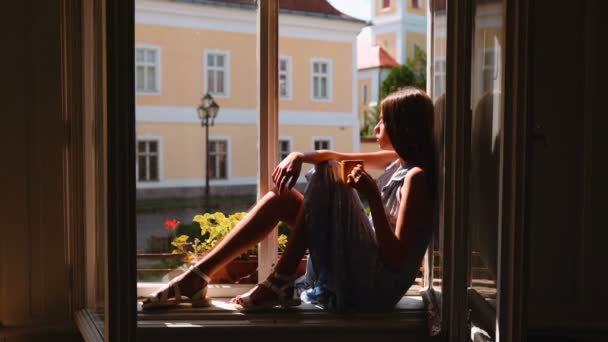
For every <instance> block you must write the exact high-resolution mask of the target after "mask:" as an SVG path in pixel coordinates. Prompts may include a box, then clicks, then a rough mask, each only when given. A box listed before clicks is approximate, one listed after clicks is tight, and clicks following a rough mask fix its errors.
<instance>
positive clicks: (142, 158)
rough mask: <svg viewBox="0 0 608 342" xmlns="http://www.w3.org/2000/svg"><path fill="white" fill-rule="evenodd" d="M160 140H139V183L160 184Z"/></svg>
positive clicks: (137, 167) (137, 166)
mask: <svg viewBox="0 0 608 342" xmlns="http://www.w3.org/2000/svg"><path fill="white" fill-rule="evenodd" d="M159 145H160V140H159V139H155V138H146V139H138V140H137V164H136V169H137V170H136V174H137V181H138V182H158V181H159V174H160V171H159V169H160V162H159V159H160V152H159V151H160V147H159Z"/></svg>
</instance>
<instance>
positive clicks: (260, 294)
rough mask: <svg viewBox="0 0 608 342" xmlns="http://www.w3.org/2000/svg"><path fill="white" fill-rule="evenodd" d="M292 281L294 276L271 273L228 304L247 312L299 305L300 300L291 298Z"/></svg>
mask: <svg viewBox="0 0 608 342" xmlns="http://www.w3.org/2000/svg"><path fill="white" fill-rule="evenodd" d="M294 280H295V276H285V275H282V274H279V273H276V272H273V273H272V274H271V275H270V276H269V277H268V278H267V279H266V280H265V281H263V282H261V283H259V284H258V285H257V286H255V287H254V288H253V289H251V290H250V291H249V292H247V293H245V294H243V295H240V296H236V297H234V298H232V299H231V300H230V302H232V303H234V304H237V305H239V306H240V307H241V308H242V309H243V310H247V311H249V310H256V309H270V308H272V307H275V306H278V305H280V306H282V307H290V306H297V305H300V300H299V299H294V298H293V293H294Z"/></svg>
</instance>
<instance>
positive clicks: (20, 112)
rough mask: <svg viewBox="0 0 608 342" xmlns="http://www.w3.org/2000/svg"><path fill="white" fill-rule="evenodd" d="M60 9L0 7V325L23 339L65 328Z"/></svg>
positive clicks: (26, 1) (30, 4)
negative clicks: (50, 328) (33, 333)
mask: <svg viewBox="0 0 608 342" xmlns="http://www.w3.org/2000/svg"><path fill="white" fill-rule="evenodd" d="M60 4H61V1H59V0H48V1H47V0H45V1H36V0H21V1H2V2H0V17H1V18H0V25H1V26H0V34H1V35H2V39H1V41H2V61H3V63H2V64H3V71H2V77H0V90H1V92H0V93H1V94H2V107H1V109H0V112H1V113H2V120H3V122H2V124H1V125H0V141H1V144H0V148H1V151H2V167H1V168H0V170H1V171H0V172H1V176H0V182H1V183H0V189H2V190H1V193H2V196H0V217H1V220H2V221H1V223H0V235H1V238H0V322H1V323H2V325H4V326H9V327H17V328H18V329H19V331H21V332H23V333H24V334H27V332H28V331H29V329H30V328H32V327H41V326H53V327H60V328H59V330H60V331H61V330H62V329H63V328H65V327H69V326H70V325H71V315H70V312H69V296H70V288H69V284H70V282H69V271H68V270H69V266H68V264H67V257H66V256H67V250H66V246H67V243H66V238H65V237H66V235H65V206H64V203H65V197H64V194H63V191H62V190H63V182H62V175H63V163H64V160H63V156H64V150H65V146H66V145H65V144H66V139H65V137H66V135H65V130H64V124H63V119H62V110H61V107H62V105H61V103H62V100H61V93H62V90H61V46H60V40H59V37H60ZM66 329H68V328H66ZM7 341H12V339H11V338H7Z"/></svg>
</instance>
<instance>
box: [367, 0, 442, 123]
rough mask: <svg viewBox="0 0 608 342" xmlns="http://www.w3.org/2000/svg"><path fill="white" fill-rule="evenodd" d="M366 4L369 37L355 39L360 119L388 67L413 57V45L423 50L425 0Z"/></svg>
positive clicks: (376, 96)
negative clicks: (368, 18)
mask: <svg viewBox="0 0 608 342" xmlns="http://www.w3.org/2000/svg"><path fill="white" fill-rule="evenodd" d="M370 6H371V8H370V13H371V14H372V16H371V22H372V25H371V26H370V31H371V32H370V37H369V38H367V37H366V38H363V39H359V41H358V45H359V47H358V51H359V52H358V64H359V66H358V70H359V72H358V75H357V83H358V87H359V99H360V103H359V109H358V110H359V117H360V121H361V122H363V121H365V120H364V119H363V118H364V117H365V115H367V113H368V111H369V110H371V109H373V108H374V107H375V106H376V105H377V104H378V101H379V100H380V88H381V86H382V82H383V81H384V79H385V78H386V76H387V75H388V73H389V72H390V69H392V68H394V67H396V66H399V65H401V64H405V63H406V62H407V60H408V59H411V58H414V53H415V51H416V49H420V50H422V51H424V52H425V53H426V50H427V48H426V45H427V36H426V30H427V6H428V4H427V1H422V0H373V1H371V2H370ZM444 65H445V58H444Z"/></svg>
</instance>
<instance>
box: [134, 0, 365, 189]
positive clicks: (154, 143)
mask: <svg viewBox="0 0 608 342" xmlns="http://www.w3.org/2000/svg"><path fill="white" fill-rule="evenodd" d="M252 3H253V2H252V1H241V0H233V1H229V0H222V1H219V0H216V1H209V0H204V1H203V0H190V1H185V0H184V1H180V0H177V1H168V0H138V1H136V18H135V20H136V27H135V42H136V51H135V60H136V91H137V99H136V101H137V107H136V121H137V139H138V142H137V181H138V183H137V187H138V195H139V196H140V198H141V197H145V198H151V197H181V196H195V195H198V194H200V191H201V187H202V186H203V185H204V183H205V171H206V168H207V167H206V165H205V148H206V146H205V137H204V129H202V128H201V122H200V120H199V119H198V117H197V112H196V108H197V106H198V105H199V104H200V102H201V97H202V95H203V94H205V93H210V94H211V95H212V96H213V97H214V98H215V101H216V102H217V103H218V104H219V105H220V110H219V114H218V116H217V118H216V120H215V125H214V126H213V127H211V128H210V135H209V137H210V144H209V150H210V156H209V157H210V162H209V176H210V178H211V181H210V184H211V191H212V192H213V193H216V194H220V193H254V192H255V185H256V172H257V171H256V170H257V159H256V158H257V146H256V141H257V139H256V136H257V128H256V120H257V110H256V108H257V94H258V89H257V74H256V30H257V21H256V12H255V11H254V9H255V7H254V5H252ZM279 26H280V29H279V32H280V41H279V54H280V58H279V96H280V104H279V121H280V128H279V135H280V141H279V145H278V146H279V158H282V157H284V156H285V155H286V154H288V153H289V152H291V151H294V150H298V151H309V150H313V149H325V148H331V149H336V150H342V151H358V150H359V121H358V118H357V82H356V79H357V63H356V37H357V35H358V33H359V32H360V30H361V29H362V28H363V27H364V26H365V22H363V21H361V20H358V19H354V18H351V17H348V16H347V15H345V14H343V13H341V12H339V11H338V10H336V9H335V8H333V7H332V6H331V5H330V4H329V3H327V2H326V1H324V0H315V1H291V2H289V1H281V12H280V18H279Z"/></svg>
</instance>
